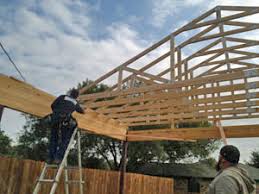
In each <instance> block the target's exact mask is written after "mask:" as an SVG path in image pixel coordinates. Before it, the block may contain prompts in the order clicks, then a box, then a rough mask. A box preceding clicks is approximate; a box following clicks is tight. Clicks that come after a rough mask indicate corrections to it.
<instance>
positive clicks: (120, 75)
mask: <svg viewBox="0 0 259 194" xmlns="http://www.w3.org/2000/svg"><path fill="white" fill-rule="evenodd" d="M122 76H123V75H122V68H120V70H119V76H118V90H121V89H122Z"/></svg>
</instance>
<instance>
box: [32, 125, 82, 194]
mask: <svg viewBox="0 0 259 194" xmlns="http://www.w3.org/2000/svg"><path fill="white" fill-rule="evenodd" d="M76 136H77V153H78V167H72V168H73V169H78V170H79V180H68V169H70V168H71V167H68V166H67V157H68V154H69V152H70V150H71V148H72V147H73V143H74V140H75V139H76ZM80 138H81V135H80V130H78V129H77V128H76V129H75V130H74V132H73V134H72V136H71V139H70V141H69V144H68V146H67V149H66V151H65V154H64V157H63V160H62V161H61V163H60V164H59V165H55V164H47V163H45V165H44V168H43V170H42V172H41V175H40V177H39V179H38V180H37V183H36V186H35V188H34V191H33V194H38V193H39V191H40V188H41V184H42V183H52V186H51V190H50V193H49V194H55V192H56V189H57V186H58V183H59V181H60V177H61V174H62V171H63V170H64V179H65V182H64V183H65V194H69V184H70V183H78V184H79V190H80V194H83V184H84V181H83V177H82V161H81V141H80ZM48 168H57V172H56V174H55V177H54V178H53V179H45V178H44V177H45V174H46V172H47V169H48Z"/></svg>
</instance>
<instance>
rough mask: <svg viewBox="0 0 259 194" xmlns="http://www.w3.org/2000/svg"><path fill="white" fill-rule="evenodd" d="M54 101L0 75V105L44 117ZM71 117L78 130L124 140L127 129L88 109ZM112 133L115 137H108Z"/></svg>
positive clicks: (35, 90)
mask: <svg viewBox="0 0 259 194" xmlns="http://www.w3.org/2000/svg"><path fill="white" fill-rule="evenodd" d="M54 99H55V97H54V96H52V95H50V94H48V93H46V92H44V91H42V90H39V89H36V88H35V87H33V86H31V85H29V84H27V83H25V82H22V81H19V80H16V79H14V78H11V77H7V76H4V75H0V105H3V106H5V107H8V108H11V109H14V110H17V111H21V112H24V113H28V114H32V115H35V116H38V117H44V116H46V115H47V114H49V113H50V112H51V108H50V105H51V103H52V102H53V100H54ZM73 116H74V117H75V118H76V119H77V121H78V126H79V128H82V129H84V130H87V131H89V132H93V133H97V134H102V135H107V136H110V137H113V138H117V139H120V140H125V138H126V136H125V135H126V129H127V127H125V126H124V125H121V124H120V123H119V122H118V121H115V120H113V119H110V118H108V117H106V116H104V115H102V114H99V113H96V112H94V111H92V110H90V109H87V110H86V114H84V115H81V114H77V113H75V114H73ZM114 131H115V132H116V133H115V135H110V134H112V133H114Z"/></svg>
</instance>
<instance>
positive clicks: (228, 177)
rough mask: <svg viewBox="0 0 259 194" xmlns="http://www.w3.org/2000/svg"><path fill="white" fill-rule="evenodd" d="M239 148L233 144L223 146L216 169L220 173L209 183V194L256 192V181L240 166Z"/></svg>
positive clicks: (245, 193)
mask: <svg viewBox="0 0 259 194" xmlns="http://www.w3.org/2000/svg"><path fill="white" fill-rule="evenodd" d="M239 157H240V152H239V150H238V149H237V148H236V147H235V146H232V145H226V146H224V147H222V148H221V150H220V154H219V160H218V163H217V167H216V170H217V171H218V174H217V175H216V177H215V178H214V180H213V181H212V183H211V184H210V185H209V189H208V192H207V194H251V193H255V182H254V180H252V179H251V178H250V177H249V176H248V173H247V172H246V171H245V170H244V169H242V168H240V167H239V166H238V162H239Z"/></svg>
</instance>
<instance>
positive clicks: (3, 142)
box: [0, 128, 12, 155]
mask: <svg viewBox="0 0 259 194" xmlns="http://www.w3.org/2000/svg"><path fill="white" fill-rule="evenodd" d="M11 143H12V140H11V138H10V137H8V136H7V135H6V134H5V132H4V131H3V130H1V128H0V155H11V154H12V145H11Z"/></svg>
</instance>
